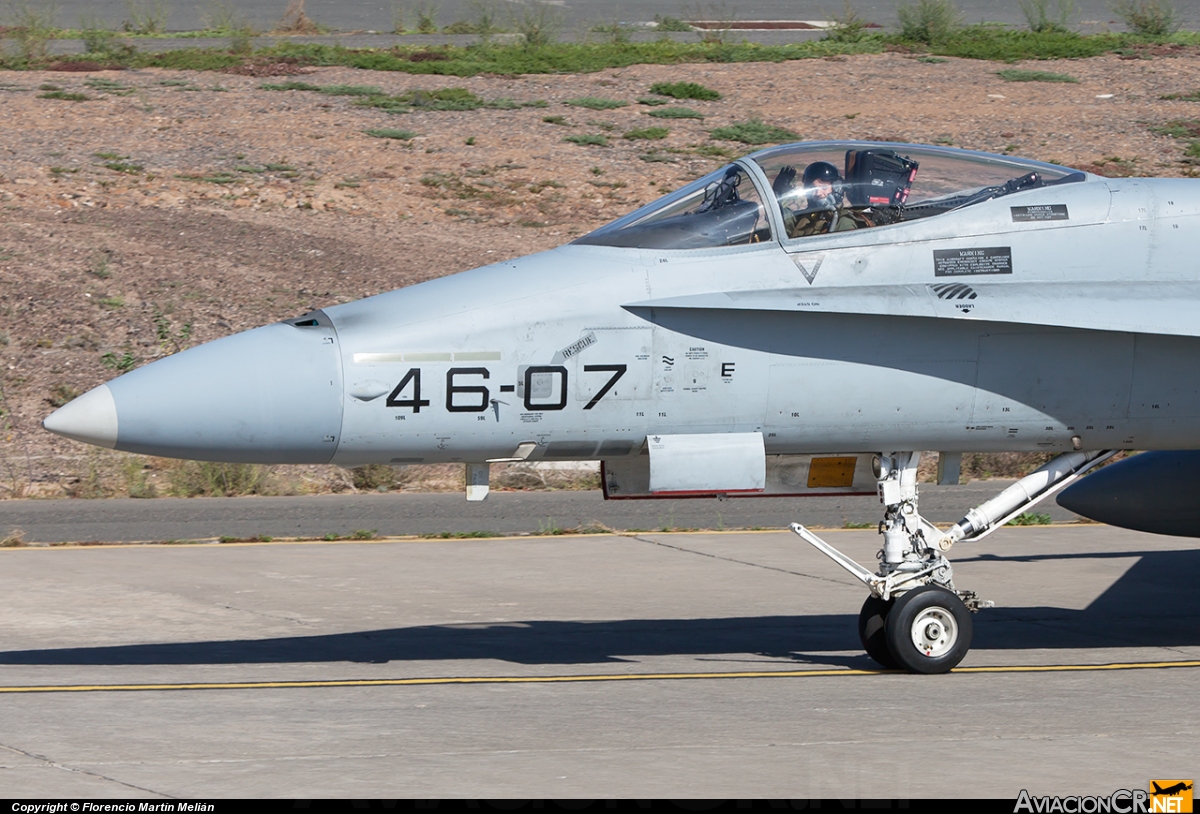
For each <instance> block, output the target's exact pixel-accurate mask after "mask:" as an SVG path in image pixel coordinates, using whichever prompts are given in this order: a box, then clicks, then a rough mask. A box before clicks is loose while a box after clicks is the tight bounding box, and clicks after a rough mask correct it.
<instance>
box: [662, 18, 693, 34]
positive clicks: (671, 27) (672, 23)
mask: <svg viewBox="0 0 1200 814" xmlns="http://www.w3.org/2000/svg"><path fill="white" fill-rule="evenodd" d="M654 30H655V31H663V32H667V31H679V32H689V33H690V32H691V30H692V27H691V26H690V25H688V24H687V23H685V22H684V21H683V20H681V19H679V18H678V17H671V16H668V15H659V14H655V15H654Z"/></svg>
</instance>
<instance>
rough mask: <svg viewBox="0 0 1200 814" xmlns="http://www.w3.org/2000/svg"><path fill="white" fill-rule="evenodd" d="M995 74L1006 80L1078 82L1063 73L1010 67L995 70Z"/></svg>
mask: <svg viewBox="0 0 1200 814" xmlns="http://www.w3.org/2000/svg"><path fill="white" fill-rule="evenodd" d="M996 76H998V77H1000V78H1001V79H1003V80H1005V81H1007V82H1071V83H1075V84H1078V83H1079V80H1078V79H1076V78H1075V77H1073V76H1070V75H1068V74H1065V73H1051V72H1050V71H1022V70H1018V69H1016V68H1010V69H1006V70H1003V71H996Z"/></svg>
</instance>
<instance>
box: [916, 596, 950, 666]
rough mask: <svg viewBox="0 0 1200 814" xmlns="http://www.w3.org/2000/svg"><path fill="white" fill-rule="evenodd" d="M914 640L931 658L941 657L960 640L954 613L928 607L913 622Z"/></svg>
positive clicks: (918, 647)
mask: <svg viewBox="0 0 1200 814" xmlns="http://www.w3.org/2000/svg"><path fill="white" fill-rule="evenodd" d="M911 630H912V642H913V644H914V645H915V646H916V648H917V650H919V651H920V652H922V653H924V654H925V655H926V656H928V657H929V658H939V657H940V656H943V655H945V654H946V653H948V652H949V651H950V649H951V648H953V647H954V643H955V642H956V641H958V625H957V624H956V623H955V621H954V615H953V614H952V613H950V612H949V611H948V610H946V609H944V608H926V609H925V610H923V611H921V612H920V613H919V614H917V617H916V618H915V619H913V623H912V628H911Z"/></svg>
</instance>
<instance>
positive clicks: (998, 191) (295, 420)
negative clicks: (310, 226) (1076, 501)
mask: <svg viewBox="0 0 1200 814" xmlns="http://www.w3.org/2000/svg"><path fill="white" fill-rule="evenodd" d="M1198 230H1200V181H1194V180H1182V179H1133V178H1129V179H1125V178H1123V179H1108V178H1101V177H1099V176H1096V175H1092V174H1090V173H1084V172H1079V171H1076V170H1073V169H1069V168H1066V167H1059V166H1053V165H1049V164H1043V163H1039V162H1036V161H1028V160H1022V159H1019V158H1014V157H1010V156H999V155H988V154H984V153H977V152H969V151H964V150H955V149H945V148H938V147H929V146H918V145H909V144H886V143H864V142H821V143H802V144H792V145H787V146H782V147H776V148H772V149H768V150H763V151H761V152H757V153H754V154H752V155H749V156H747V157H745V158H743V159H740V160H738V161H735V162H734V163H732V164H730V165H729V166H727V167H724V168H722V169H720V170H718V171H717V172H714V173H712V174H710V175H708V176H705V177H704V178H701V179H700V180H698V181H696V182H694V183H692V184H689V185H687V186H685V187H683V188H681V189H679V190H677V191H675V192H673V193H671V194H669V195H667V196H666V197H664V198H662V199H661V200H659V201H657V202H655V203H652V204H650V205H648V206H645V207H642V208H641V209H638V210H637V211H635V212H633V213H632V214H630V215H627V216H626V217H623V218H621V219H619V220H617V221H615V222H613V223H611V224H609V225H607V226H604V227H602V228H600V229H598V230H596V231H595V232H592V233H591V234H588V235H586V236H584V237H581V238H579V239H578V240H575V241H574V242H572V243H570V244H568V245H565V246H562V247H560V248H557V249H554V250H552V251H548V252H544V253H541V254H536V255H532V256H530V257H525V258H522V259H519V260H512V261H507V262H503V263H497V264H495V265H491V266H486V267H483V268H479V269H475V270H473V271H467V272H463V273H461V274H455V275H452V276H449V277H444V278H441V279H437V280H432V281H429V282H425V283H422V284H420V285H416V286H412V287H409V288H405V289H401V290H398V291H392V292H389V293H386V294H380V295H378V296H375V297H371V298H368V299H364V300H361V301H358V302H353V303H348V304H344V305H335V306H331V307H329V308H324V309H321V310H319V311H314V312H312V313H309V314H304V315H303V316H299V317H296V318H295V319H289V320H285V321H284V322H281V323H278V324H274V325H267V326H265V327H261V328H256V329H254V330H251V331H247V332H245V333H240V334H237V335H234V336H229V337H226V338H224V339H219V340H217V341H214V342H210V343H208V344H205V345H201V346H199V347H196V348H192V349H190V350H186V351H184V352H182V353H179V354H176V355H174V356H171V357H168V358H166V359H162V360H159V361H156V362H154V363H153V364H150V365H147V366H145V367H143V368H141V369H139V370H135V371H132V372H130V373H127V374H125V375H123V376H121V377H119V378H117V379H115V380H113V381H111V382H109V383H107V384H105V385H102V386H100V387H97V388H96V389H94V390H92V391H90V392H88V393H86V394H85V395H83V396H81V397H80V398H78V399H76V400H75V401H73V402H71V403H70V404H68V405H66V406H65V407H62V408H61V409H59V410H58V411H56V412H54V413H53V414H52V415H50V416H49V417H48V418H47V419H46V420H45V422H44V426H45V427H46V429H48V430H51V431H52V432H56V433H59V434H61V435H65V436H67V437H69V438H74V439H77V440H80V441H85V442H87V443H91V444H97V445H100V446H105V447H109V448H114V449H120V450H127V451H129V452H135V453H141V454H146V455H160V456H169V457H177V458H191V459H201V460H212V461H244V462H260V463H334V464H340V465H345V466H354V465H360V464H368V463H385V464H386V463H394V464H416V463H435V462H452V461H458V462H462V463H464V464H465V465H466V470H467V473H468V478H467V483H468V486H467V492H468V498H469V499H482V498H484V497H486V494H487V473H488V464H489V463H490V462H495V461H561V460H600V461H601V462H602V481H603V486H604V490H605V496H606V497H607V498H609V499H635V498H654V497H663V496H679V495H697V496H703V495H722V496H728V497H737V496H744V495H781V496H782V495H791V496H799V495H804V496H808V495H822V494H826V495H828V494H835V495H836V494H855V493H869V494H878V495H879V496H880V499H881V503H882V507H881V517H882V519H881V522H880V526H879V528H880V532H881V534H882V536H883V538H884V539H883V547H882V550H881V552H880V558H879V559H880V561H879V563H878V565H877V566H876V567H875V568H873V569H868V568H866V567H864V566H862V565H861V564H859V563H857V562H855V561H854V560H852V559H850V558H849V557H847V556H845V555H844V554H842V553H841V552H839V551H838V550H837V549H835V548H834V547H832V546H830V545H829V544H828V543H826V542H825V541H824V540H822V539H821V538H819V537H818V536H816V535H815V534H813V533H812V532H811V531H810V530H808V529H807V528H805V527H804V526H803V525H801V524H799V523H797V524H794V525H793V526H792V529H793V531H795V532H796V534H798V535H799V536H800V537H802V538H803V539H804V540H806V541H807V542H809V543H810V544H812V545H813V546H815V547H816V548H818V549H819V550H820V551H822V552H823V553H825V554H826V555H828V556H829V557H831V558H833V559H834V560H835V561H836V562H837V563H838V564H839V565H840V566H842V567H843V568H845V569H846V570H847V571H849V572H850V573H851V574H853V575H854V576H855V577H856V578H858V579H859V580H861V581H862V583H863V584H864V586H865V587H866V588H867V589H868V591H869V592H870V595H869V596H868V598H867V600H866V602H865V604H864V606H863V609H862V614H861V617H860V620H859V632H860V636H861V639H862V642H863V645H864V647H865V649H866V651H867V653H868V654H870V655H871V656H872V657H873V658H874V659H875V660H876V661H878V662H879V663H880V664H882V665H883V666H885V667H899V668H903V669H907V670H911V671H915V672H924V673H936V672H944V671H947V670H949V669H951V668H952V667H953V666H954V665H956V664H957V663H958V662H959V661H960V660H961V659H962V658H963V656H964V655H965V654H966V652H967V649H968V647H969V646H970V642H971V631H972V623H971V612H972V611H975V610H978V609H979V608H980V607H983V606H985V605H987V604H988V603H985V602H982V601H981V600H979V599H978V598H977V597H976V596H975V594H974V593H972V592H970V591H965V590H959V589H958V588H957V587H956V586H955V583H954V580H953V571H952V568H951V564H950V561H949V560H948V559H947V553H948V552H949V550H950V548H951V547H952V546H953V545H954V544H955V543H956V542H960V541H973V540H979V539H981V538H983V537H984V536H986V535H987V534H989V533H991V532H992V531H994V530H995V529H997V528H999V527H1000V526H1002V525H1003V524H1004V523H1005V522H1006V521H1007V520H1009V519H1010V518H1012V517H1013V516H1015V515H1017V514H1019V513H1020V512H1022V511H1024V510H1025V509H1027V508H1028V507H1029V506H1031V505H1033V504H1034V503H1035V502H1037V501H1038V500H1041V499H1044V498H1046V497H1048V496H1050V495H1052V494H1055V493H1057V492H1058V491H1059V490H1061V489H1063V488H1064V487H1066V486H1068V485H1070V484H1072V483H1074V482H1075V481H1076V480H1077V479H1078V478H1079V477H1080V476H1081V475H1083V474H1084V473H1085V472H1087V471H1088V470H1089V469H1091V468H1093V467H1095V466H1097V465H1098V464H1099V463H1101V462H1102V461H1104V460H1105V459H1106V458H1107V457H1108V456H1110V455H1112V454H1113V452H1112V451H1113V450H1119V449H1155V450H1181V449H1197V448H1200V373H1197V368H1196V366H1195V359H1196V358H1197V351H1198V350H1200V321H1198V320H1197V319H1196V314H1195V304H1196V303H1197V301H1198V300H1200V273H1198V272H1200V242H1198V241H1197V237H1196V235H1197V233H1198ZM926 449H929V450H939V451H940V452H941V456H940V460H941V469H940V472H939V477H940V479H941V480H942V481H943V482H953V481H955V480H957V467H958V461H959V460H961V453H962V452H964V451H968V450H969V451H1013V452H1018V451H1019V452H1028V451H1039V452H1053V453H1058V455H1057V457H1055V458H1054V459H1053V460H1052V461H1051V462H1050V463H1048V464H1047V465H1046V466H1044V467H1042V468H1041V469H1039V470H1037V471H1036V472H1034V473H1033V474H1031V475H1030V476H1028V477H1026V478H1024V479H1022V480H1020V481H1019V482H1017V483H1016V484H1014V485H1013V486H1011V487H1009V488H1008V489H1006V490H1004V491H1003V492H1002V493H1000V494H999V495H997V496H996V497H995V498H993V499H991V500H989V501H987V502H986V503H984V504H983V505H981V506H978V507H976V508H974V509H971V510H970V511H969V512H967V514H966V515H965V516H964V517H963V519H962V520H961V521H959V522H958V523H957V524H955V525H953V526H951V527H950V528H948V529H940V528H937V527H935V526H934V525H933V524H931V523H929V522H928V521H926V520H925V519H924V518H923V517H922V516H921V514H920V511H919V509H918V501H917V484H916V474H917V462H918V458H919V453H918V452H917V450H926ZM1133 460H1137V459H1136V458H1134V459H1133ZM1118 482H1120V479H1118ZM1084 483H1086V481H1084ZM803 511H804V509H803V505H802V504H797V512H798V513H799V514H800V515H801V516H802V515H803Z"/></svg>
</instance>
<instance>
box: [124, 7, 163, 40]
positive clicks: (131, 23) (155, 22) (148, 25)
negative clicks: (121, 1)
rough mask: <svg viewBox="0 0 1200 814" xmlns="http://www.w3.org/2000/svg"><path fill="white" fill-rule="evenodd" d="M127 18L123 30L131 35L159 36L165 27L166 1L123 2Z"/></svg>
mask: <svg viewBox="0 0 1200 814" xmlns="http://www.w3.org/2000/svg"><path fill="white" fill-rule="evenodd" d="M125 10H126V11H127V12H128V13H129V18H128V19H127V20H125V30H126V31H129V32H131V33H133V34H161V33H163V31H165V30H166V27H167V3H166V0H145V2H143V0H125Z"/></svg>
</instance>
